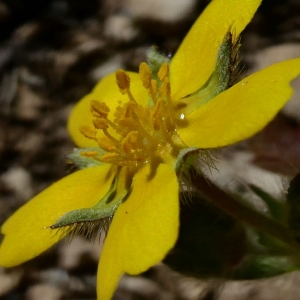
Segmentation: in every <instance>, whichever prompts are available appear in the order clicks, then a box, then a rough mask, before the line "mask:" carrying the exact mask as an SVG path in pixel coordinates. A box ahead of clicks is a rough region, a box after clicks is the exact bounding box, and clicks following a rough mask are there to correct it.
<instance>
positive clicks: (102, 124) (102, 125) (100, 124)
mask: <svg viewBox="0 0 300 300" xmlns="http://www.w3.org/2000/svg"><path fill="white" fill-rule="evenodd" d="M93 124H94V127H95V128H96V129H102V130H104V129H107V128H108V122H107V120H106V119H100V118H99V119H94V120H93Z"/></svg>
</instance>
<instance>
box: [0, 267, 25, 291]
mask: <svg viewBox="0 0 300 300" xmlns="http://www.w3.org/2000/svg"><path fill="white" fill-rule="evenodd" d="M22 275H23V272H22V271H21V270H20V269H12V270H5V269H4V268H2V267H0V297H2V296H4V295H5V294H7V293H9V292H10V291H12V290H13V289H14V288H15V287H17V286H18V285H19V283H20V281H21V278H22Z"/></svg>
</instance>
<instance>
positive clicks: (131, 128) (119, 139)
mask: <svg viewBox="0 0 300 300" xmlns="http://www.w3.org/2000/svg"><path fill="white" fill-rule="evenodd" d="M139 75H140V78H141V81H142V84H143V87H144V88H145V89H147V91H148V94H149V96H150V104H149V105H148V106H146V107H144V106H142V105H140V104H139V101H137V100H136V99H135V98H134V95H133V94H132V93H131V90H130V77H129V76H128V74H126V72H125V71H124V70H121V69H120V70H118V71H117V72H116V82H117V85H118V87H119V90H120V92H121V93H122V94H123V95H125V94H126V95H127V96H128V101H127V102H126V103H125V104H123V105H120V106H118V107H117V108H116V110H115V112H114V115H113V116H114V119H113V120H112V119H111V118H110V116H109V115H110V109H109V107H108V106H107V105H106V104H105V103H104V102H100V101H98V100H92V101H91V113H92V115H93V127H91V126H81V127H80V132H81V133H82V134H83V135H84V136H85V137H87V138H89V139H93V140H95V141H96V142H97V143H98V145H99V147H101V148H102V149H103V150H105V151H106V153H105V154H103V155H101V156H100V157H98V155H99V154H98V152H97V151H89V152H82V153H81V155H83V156H87V157H93V158H94V159H96V160H99V161H101V162H105V163H112V164H115V165H118V166H127V167H130V168H139V167H141V166H142V165H144V164H146V163H149V162H151V163H162V162H170V161H173V160H174V158H175V157H176V156H177V155H178V153H179V152H180V150H181V149H182V148H184V144H183V142H182V141H181V139H180V138H179V136H178V134H177V130H176V129H177V126H178V123H179V122H180V119H181V118H182V116H179V113H178V111H177V110H176V108H175V106H174V105H173V102H172V99H171V87H170V81H169V66H168V64H167V63H166V62H165V63H163V64H162V66H161V67H160V70H159V72H158V73H157V77H158V80H155V79H153V77H152V72H151V69H150V67H149V66H148V65H147V64H146V63H145V62H143V63H141V64H140V69H139Z"/></svg>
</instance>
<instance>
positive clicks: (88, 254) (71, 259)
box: [59, 236, 102, 270]
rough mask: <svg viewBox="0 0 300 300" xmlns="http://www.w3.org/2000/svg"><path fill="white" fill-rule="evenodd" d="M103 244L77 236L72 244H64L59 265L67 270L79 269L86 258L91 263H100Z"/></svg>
mask: <svg viewBox="0 0 300 300" xmlns="http://www.w3.org/2000/svg"><path fill="white" fill-rule="evenodd" d="M101 248H102V243H101V242H99V243H98V239H96V241H95V242H94V243H93V242H90V241H88V240H86V239H84V238H82V237H80V236H75V237H74V238H73V239H72V241H71V243H65V244H62V247H61V248H60V257H59V265H60V266H61V267H63V268H65V269H67V270H73V269H76V268H78V267H79V266H80V265H81V263H82V261H81V259H82V258H83V257H84V258H85V260H86V259H90V260H91V261H96V262H97V261H99V255H100V252H101Z"/></svg>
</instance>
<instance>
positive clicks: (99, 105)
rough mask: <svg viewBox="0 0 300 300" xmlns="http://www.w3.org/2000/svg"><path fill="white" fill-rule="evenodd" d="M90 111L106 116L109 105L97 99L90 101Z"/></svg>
mask: <svg viewBox="0 0 300 300" xmlns="http://www.w3.org/2000/svg"><path fill="white" fill-rule="evenodd" d="M91 111H92V112H93V111H95V112H97V113H98V115H99V116H100V117H102V118H106V117H107V115H108V113H109V112H110V109H109V107H108V106H107V105H106V104H105V103H104V102H100V101H98V100H92V101H91Z"/></svg>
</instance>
